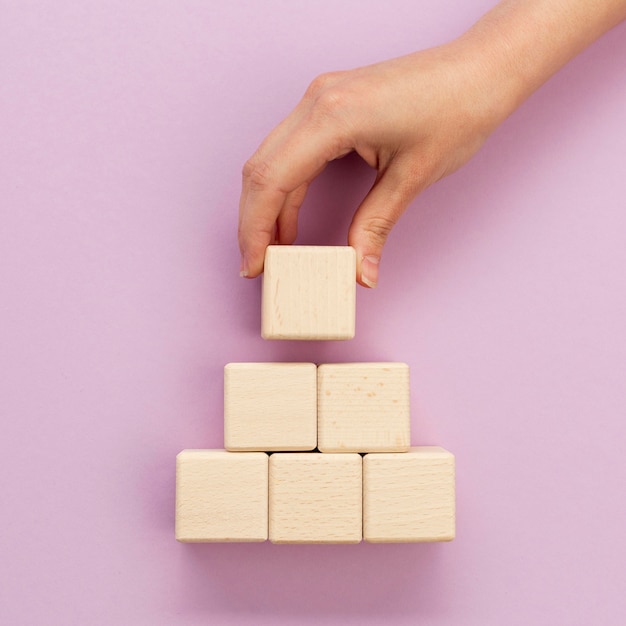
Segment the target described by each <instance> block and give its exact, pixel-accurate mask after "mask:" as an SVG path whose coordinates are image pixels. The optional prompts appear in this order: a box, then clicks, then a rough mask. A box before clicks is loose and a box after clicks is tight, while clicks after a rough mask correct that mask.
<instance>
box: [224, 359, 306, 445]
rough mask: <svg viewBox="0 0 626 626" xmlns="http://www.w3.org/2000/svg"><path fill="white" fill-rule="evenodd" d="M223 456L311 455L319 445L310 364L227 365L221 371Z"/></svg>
mask: <svg viewBox="0 0 626 626" xmlns="http://www.w3.org/2000/svg"><path fill="white" fill-rule="evenodd" d="M224 445H225V447H226V449H227V450H239V451H243V450H259V451H263V450H267V451H275V450H277V451H289V450H313V449H314V448H315V446H316V445H317V367H316V366H315V364H314V363H229V364H228V365H227V366H226V367H225V368H224Z"/></svg>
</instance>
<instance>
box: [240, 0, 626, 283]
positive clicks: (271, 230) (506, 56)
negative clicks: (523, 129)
mask: <svg viewBox="0 0 626 626" xmlns="http://www.w3.org/2000/svg"><path fill="white" fill-rule="evenodd" d="M600 9H601V10H600ZM625 17H626V0H605V1H604V2H603V3H600V5H597V4H596V3H589V2H588V0H570V1H569V2H567V3H564V2H562V0H533V1H532V2H530V1H529V0H505V1H504V2H502V3H501V4H500V5H498V6H497V7H495V8H494V9H493V10H492V11H491V12H490V13H488V14H487V15H486V16H485V17H483V18H482V19H481V20H480V21H479V22H478V23H477V24H476V25H475V26H474V27H473V28H472V29H470V30H469V31H468V32H467V33H466V34H465V35H463V36H462V37H460V38H459V39H457V40H454V41H453V42H451V43H448V44H445V45H443V46H440V47H437V48H433V49H430V50H425V51H422V52H417V53H414V54H410V55H408V56H405V57H401V58H398V59H393V60H390V61H385V62H383V63H378V64H376V65H371V66H368V67H363V68H359V69H355V70H350V71H343V72H334V73H329V74H324V75H322V76H320V77H318V78H317V79H316V80H314V81H313V83H312V84H311V86H310V87H309V89H308V90H307V92H306V93H305V95H304V97H303V98H302V100H301V102H300V103H299V104H298V105H297V106H296V108H295V109H294V111H293V112H292V113H291V114H290V115H289V116H288V117H287V118H286V119H285V120H284V121H283V122H281V123H280V124H279V125H278V126H277V127H276V128H275V129H274V130H273V131H272V132H271V133H270V134H269V136H268V137H267V138H266V139H265V141H263V143H262V144H261V146H260V147H259V148H258V150H257V151H256V152H255V153H254V155H253V156H252V157H251V158H250V159H249V161H248V162H247V163H246V165H245V166H244V169H243V186H242V193H241V199H240V205H239V247H240V249H241V255H242V261H241V274H242V275H243V276H247V277H249V278H253V277H255V276H258V275H259V274H260V273H261V272H262V270H263V259H264V253H265V248H266V247H267V246H268V244H270V243H281V244H289V243H293V242H294V241H295V239H296V231H297V219H298V210H299V208H300V206H301V204H302V202H303V200H304V197H305V194H306V192H307V188H308V185H309V184H310V183H311V181H312V180H313V179H314V178H315V177H316V176H318V175H319V174H320V173H321V172H322V171H323V169H324V168H325V167H326V165H327V164H328V163H329V162H330V161H332V160H334V159H338V158H341V157H342V156H345V155H346V154H348V153H349V152H352V151H355V152H357V153H358V154H359V155H360V156H361V157H362V158H363V159H364V160H365V161H366V162H367V163H368V164H369V165H370V166H371V167H373V168H375V169H376V170H377V176H376V180H375V183H374V185H373V187H372V189H371V190H370V192H369V193H368V194H367V196H366V197H365V199H364V200H363V201H362V202H361V204H360V206H359V207H358V208H357V210H356V212H355V214H354V218H353V220H352V224H351V226H350V230H349V233H348V243H349V244H350V245H351V246H353V247H354V248H355V249H356V253H357V276H356V278H357V280H358V281H359V282H360V283H361V284H362V285H364V286H368V287H374V286H375V285H376V283H377V281H378V269H379V262H380V258H381V255H382V250H383V246H384V244H385V241H386V239H387V236H388V234H389V232H390V231H391V229H392V228H393V226H394V225H395V223H396V222H397V220H398V219H399V217H400V215H401V214H402V213H403V212H404V210H405V209H406V207H407V206H408V204H409V203H410V202H411V200H413V198H415V197H416V196H417V194H418V193H419V192H420V191H422V190H423V189H425V188H426V187H428V186H429V185H431V184H432V183H433V182H435V181H437V180H439V179H440V178H442V177H443V176H446V175H447V174H450V173H451V172H453V171H455V170H456V169H457V168H458V167H460V166H461V165H462V164H464V163H465V162H466V161H467V160H468V159H469V158H470V157H471V156H472V155H473V154H474V153H475V152H476V151H477V150H478V149H479V148H480V146H481V145H482V144H483V142H484V141H485V139H486V138H487V136H488V135H489V134H490V132H491V131H492V130H494V128H495V127H496V126H497V125H498V124H499V123H500V122H501V121H502V120H504V118H506V117H507V116H508V115H509V114H510V113H511V112H512V111H514V110H515V108H516V107H517V106H518V105H519V104H520V103H521V102H522V101H523V100H524V99H525V98H526V97H528V96H529V95H530V94H531V93H532V92H533V91H534V90H535V89H536V88H538V87H539V86H540V85H541V84H542V83H543V82H544V81H545V80H547V78H549V76H551V75H552V74H553V73H554V72H555V71H557V70H558V69H559V68H560V67H561V66H562V65H564V64H565V63H566V62H567V61H568V60H569V59H570V58H572V57H573V56H575V55H576V54H577V53H578V52H580V51H581V50H582V49H584V48H585V47H586V46H587V45H589V44H590V43H591V42H592V41H593V40H594V39H596V38H597V37H599V36H600V35H601V34H602V33H604V32H606V30H608V29H609V28H611V27H612V26H614V25H615V24H617V23H619V22H620V21H621V20H622V19H624V18H625Z"/></svg>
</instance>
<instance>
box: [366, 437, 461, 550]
mask: <svg viewBox="0 0 626 626" xmlns="http://www.w3.org/2000/svg"><path fill="white" fill-rule="evenodd" d="M454 533H455V480H454V456H453V455H452V454H450V452H448V451H446V450H444V449H443V448H439V447H436V446H421V447H420V446H418V447H415V448H411V450H410V451H409V452H405V453H400V454H396V453H391V454H366V455H365V457H364V458H363V535H364V539H365V541H369V542H380V543H382V542H413V541H450V540H452V539H454Z"/></svg>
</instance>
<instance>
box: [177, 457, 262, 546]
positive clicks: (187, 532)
mask: <svg viewBox="0 0 626 626" xmlns="http://www.w3.org/2000/svg"><path fill="white" fill-rule="evenodd" d="M267 494H268V456H267V454H264V453H262V452H227V451H226V450H183V451H182V452H180V453H179V454H178V456H177V457H176V539H178V541H182V542H209V541H265V540H266V539H267V521H268V509H267V497H268V496H267Z"/></svg>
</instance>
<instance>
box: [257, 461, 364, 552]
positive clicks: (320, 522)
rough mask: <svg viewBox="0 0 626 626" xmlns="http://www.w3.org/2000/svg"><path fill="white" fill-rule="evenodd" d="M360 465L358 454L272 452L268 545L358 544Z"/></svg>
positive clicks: (360, 532) (361, 501) (360, 515)
mask: <svg viewBox="0 0 626 626" xmlns="http://www.w3.org/2000/svg"><path fill="white" fill-rule="evenodd" d="M362 465H363V463H362V459H361V456H360V455H359V454H320V453H318V452H311V453H306V452H301V453H285V454H280V453H276V454H272V456H271V457H270V497H269V499H270V505H269V537H270V541H272V542H273V543H359V542H360V541H361V539H362V538H363V533H362V528H363V526H362V511H363V498H362V493H363V491H362V489H363V481H362Z"/></svg>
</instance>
